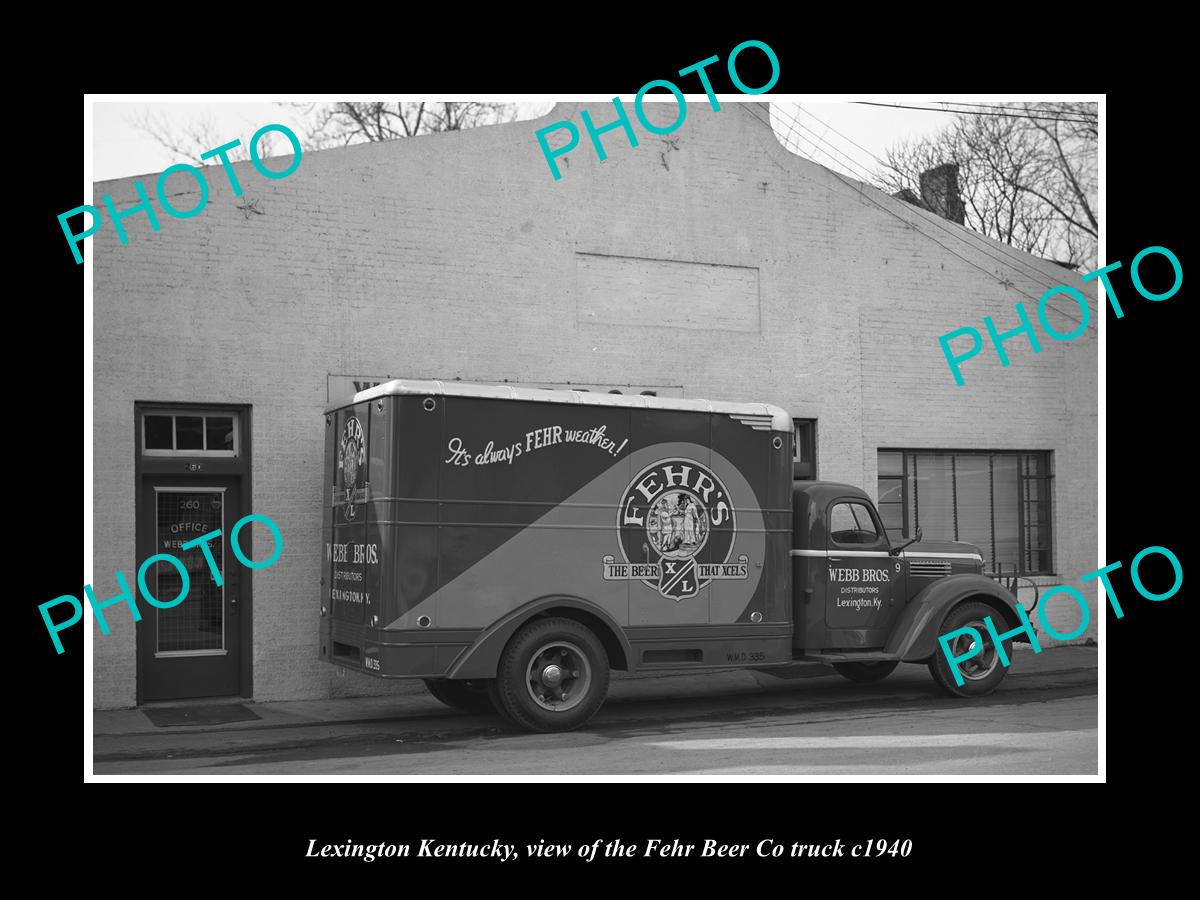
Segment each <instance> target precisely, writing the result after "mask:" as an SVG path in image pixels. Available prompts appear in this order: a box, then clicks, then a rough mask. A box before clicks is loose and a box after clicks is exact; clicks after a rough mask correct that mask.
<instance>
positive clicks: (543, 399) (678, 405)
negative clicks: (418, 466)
mask: <svg viewBox="0 0 1200 900" xmlns="http://www.w3.org/2000/svg"><path fill="white" fill-rule="evenodd" d="M395 395H419V396H422V397H479V398H487V399H493V400H526V401H532V402H535V403H576V404H582V405H584V406H619V407H629V408H634V409H677V410H687V411H692V412H707V413H719V414H722V415H728V416H731V417H733V418H735V419H738V420H739V421H741V422H742V423H744V424H746V425H748V426H750V427H751V428H754V429H756V430H758V431H782V432H785V433H787V434H790V433H791V431H792V418H791V416H789V415H788V414H787V411H786V410H783V409H781V408H780V407H778V406H773V405H771V404H770V403H728V402H724V401H720V400H701V399H683V398H676V397H650V396H647V395H645V394H602V393H599V392H594V391H559V390H546V389H542V388H519V387H513V386H512V385H507V384H471V383H469V382H465V381H413V380H407V379H396V380H394V381H388V382H385V383H384V384H381V385H378V386H376V387H373V388H368V389H367V390H365V391H359V392H358V393H357V394H355V395H354V399H353V400H352V401H351V402H350V403H340V404H338V405H337V406H331V407H329V408H328V409H326V410H325V411H326V412H327V413H328V412H333V411H334V410H335V409H344V408H345V407H346V406H350V405H351V404H352V403H363V402H365V401H367V400H374V399H375V398H376V397H390V396H395Z"/></svg>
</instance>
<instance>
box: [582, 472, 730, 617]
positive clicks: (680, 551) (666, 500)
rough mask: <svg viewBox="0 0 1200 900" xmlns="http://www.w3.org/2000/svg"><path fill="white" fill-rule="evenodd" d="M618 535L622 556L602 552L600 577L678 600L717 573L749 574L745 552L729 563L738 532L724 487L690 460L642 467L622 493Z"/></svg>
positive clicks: (711, 473)
mask: <svg viewBox="0 0 1200 900" xmlns="http://www.w3.org/2000/svg"><path fill="white" fill-rule="evenodd" d="M617 536H618V539H619V541H620V544H621V553H622V555H623V556H624V557H625V560H626V561H625V562H624V563H618V562H615V561H614V559H613V557H611V556H606V557H604V578H605V579H606V580H608V581H619V580H626V579H636V580H638V581H641V582H642V583H643V584H645V585H646V586H647V587H651V588H654V589H655V590H657V591H658V592H659V593H660V594H662V595H663V596H664V597H670V598H671V599H672V600H674V601H676V602H679V601H680V600H683V599H685V598H687V597H694V596H696V594H697V593H699V591H700V589H701V588H703V587H704V586H705V585H707V584H708V583H709V582H710V581H712V580H714V579H717V578H747V577H748V576H749V560H748V559H747V558H746V556H745V554H743V555H741V556H739V557H738V561H737V562H736V563H732V564H730V563H729V562H728V560H729V553H730V551H731V550H732V549H733V542H734V538H736V537H737V524H736V521H735V517H734V504H733V500H732V498H731V497H730V496H729V491H728V490H727V489H726V487H725V485H724V484H723V483H722V482H721V479H719V478H718V477H717V476H716V475H715V474H714V473H713V472H712V470H711V469H709V468H708V467H707V466H704V465H702V464H700V463H698V462H696V461H695V460H694V459H682V458H676V459H665V460H660V461H659V462H656V463H655V464H654V465H652V466H648V467H647V468H645V469H643V470H642V471H641V472H639V473H638V475H637V477H636V478H634V479H633V481H631V482H630V483H629V487H627V488H626V489H625V494H624V496H623V497H622V498H621V506H620V509H619V511H618V513H617ZM701 559H703V560H706V561H703V562H702V561H701Z"/></svg>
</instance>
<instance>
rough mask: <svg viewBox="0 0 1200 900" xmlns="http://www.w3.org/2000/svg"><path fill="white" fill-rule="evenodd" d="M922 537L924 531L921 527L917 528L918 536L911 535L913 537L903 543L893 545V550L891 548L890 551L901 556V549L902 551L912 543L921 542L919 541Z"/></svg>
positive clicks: (893, 554)
mask: <svg viewBox="0 0 1200 900" xmlns="http://www.w3.org/2000/svg"><path fill="white" fill-rule="evenodd" d="M921 537H922V532H921V529H920V528H918V529H917V536H916V537H911V538H909V539H908V540H907V541H905V542H904V543H903V544H897V545H896V546H895V547H893V548H892V549H891V550H889V551H888V552H889V553H890V554H891V555H892V556H899V555H900V551H902V550H903V549H904V548H905V547H907V546H909V545H910V544H916V543H919V542H920V540H921Z"/></svg>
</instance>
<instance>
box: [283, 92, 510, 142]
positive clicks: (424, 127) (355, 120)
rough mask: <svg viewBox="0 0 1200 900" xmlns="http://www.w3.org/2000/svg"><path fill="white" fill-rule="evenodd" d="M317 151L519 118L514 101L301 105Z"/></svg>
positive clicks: (308, 135) (306, 136) (457, 129)
mask: <svg viewBox="0 0 1200 900" xmlns="http://www.w3.org/2000/svg"><path fill="white" fill-rule="evenodd" d="M299 108H300V109H301V111H302V114H303V115H304V117H305V118H306V119H307V120H308V123H309V124H308V128H307V133H306V135H305V138H306V140H307V143H308V145H310V146H312V147H313V148H314V149H323V148H325V147H344V146H346V145H347V144H361V143H364V142H367V141H392V140H396V139H397V138H406V137H413V136H415V135H418V134H429V133H431V132H438V131H461V130H463V129H465V128H475V127H477V126H480V125H497V124H500V123H503V122H511V121H513V120H514V119H515V118H516V115H517V108H516V106H515V105H514V104H512V103H477V102H473V101H468V102H455V101H451V102H444V103H404V102H395V103H383V102H376V103H322V104H307V105H299Z"/></svg>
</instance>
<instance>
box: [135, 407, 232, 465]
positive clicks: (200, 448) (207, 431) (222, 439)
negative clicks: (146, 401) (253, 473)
mask: <svg viewBox="0 0 1200 900" xmlns="http://www.w3.org/2000/svg"><path fill="white" fill-rule="evenodd" d="M142 452H143V453H144V454H145V455H146V456H228V457H234V456H237V455H238V416H237V413H234V412H205V411H192V410H187V411H183V410H175V411H172V412H167V411H165V410H164V411H149V412H145V413H143V414H142Z"/></svg>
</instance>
